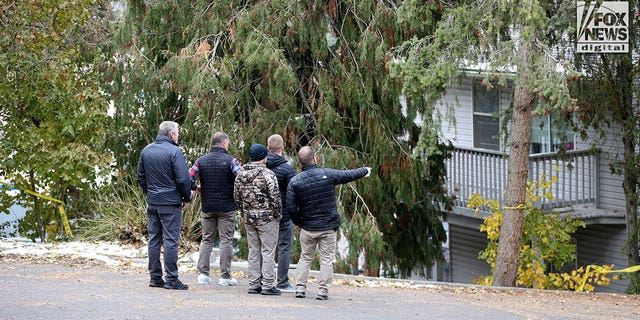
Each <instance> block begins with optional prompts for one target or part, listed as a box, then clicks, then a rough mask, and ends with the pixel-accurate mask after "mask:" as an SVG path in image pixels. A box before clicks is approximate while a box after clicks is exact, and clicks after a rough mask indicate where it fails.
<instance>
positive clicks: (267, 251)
mask: <svg viewBox="0 0 640 320" xmlns="http://www.w3.org/2000/svg"><path fill="white" fill-rule="evenodd" d="M279 226H280V223H279V222H278V220H271V221H269V222H267V223H265V224H263V225H259V226H255V225H250V224H247V225H245V229H247V245H248V247H249V258H248V262H249V270H248V271H249V272H248V273H249V274H248V278H249V288H252V289H257V288H260V287H261V288H262V290H269V289H271V288H273V284H274V280H275V276H276V274H275V266H276V263H275V260H274V257H275V254H276V247H277V243H278V229H279Z"/></svg>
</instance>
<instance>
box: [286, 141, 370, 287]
mask: <svg viewBox="0 0 640 320" xmlns="http://www.w3.org/2000/svg"><path fill="white" fill-rule="evenodd" d="M298 160H299V161H300V163H301V164H302V172H301V173H299V174H298V175H296V176H295V177H293V178H292V179H291V181H290V182H289V187H288V188H287V200H286V206H287V211H288V213H289V214H290V215H291V220H292V221H293V223H295V224H296V225H297V226H300V227H301V230H300V247H301V249H302V252H301V253H300V261H298V268H297V272H296V298H304V297H305V291H306V288H307V278H308V276H309V267H310V265H311V262H312V261H313V256H314V253H315V250H316V248H317V249H318V253H319V256H320V275H319V277H318V289H319V290H318V293H317V295H316V299H318V300H327V299H328V291H329V286H330V285H331V278H332V275H333V261H334V259H335V253H336V237H337V231H338V228H339V227H340V214H339V213H338V209H337V207H336V193H335V186H336V185H338V184H343V183H348V182H351V181H354V180H357V179H360V178H362V177H367V176H369V174H370V173H371V168H369V167H362V168H359V169H353V170H335V169H323V168H318V166H317V159H316V156H315V151H314V150H313V148H311V147H302V148H301V149H300V151H298Z"/></svg>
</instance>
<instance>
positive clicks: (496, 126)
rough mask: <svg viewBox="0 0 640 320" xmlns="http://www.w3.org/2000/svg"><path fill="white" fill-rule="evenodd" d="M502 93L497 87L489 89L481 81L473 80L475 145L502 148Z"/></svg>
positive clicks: (491, 148)
mask: <svg viewBox="0 0 640 320" xmlns="http://www.w3.org/2000/svg"><path fill="white" fill-rule="evenodd" d="M499 97H500V95H499V90H498V88H497V87H494V88H493V89H492V90H491V91H489V90H487V87H486V86H483V85H482V84H481V82H480V81H473V146H474V147H475V148H482V149H490V150H498V149H500V118H499V116H498V112H499V111H500V98H499Z"/></svg>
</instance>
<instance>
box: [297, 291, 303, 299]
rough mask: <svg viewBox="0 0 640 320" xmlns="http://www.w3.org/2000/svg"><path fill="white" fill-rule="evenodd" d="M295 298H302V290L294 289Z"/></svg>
mask: <svg viewBox="0 0 640 320" xmlns="http://www.w3.org/2000/svg"><path fill="white" fill-rule="evenodd" d="M296 298H304V291H296Z"/></svg>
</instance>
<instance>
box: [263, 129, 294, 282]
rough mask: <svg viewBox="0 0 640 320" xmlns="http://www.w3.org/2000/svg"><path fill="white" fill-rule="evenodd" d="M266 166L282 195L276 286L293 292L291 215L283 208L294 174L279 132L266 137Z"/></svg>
mask: <svg viewBox="0 0 640 320" xmlns="http://www.w3.org/2000/svg"><path fill="white" fill-rule="evenodd" d="M267 149H269V153H268V154H267V168H269V169H270V170H271V171H273V173H275V174H276V177H277V178H278V189H279V190H280V196H281V197H282V204H283V210H282V219H280V227H279V232H278V283H277V285H276V288H278V289H279V290H280V291H282V292H293V291H294V288H293V287H292V286H291V284H290V283H289V264H290V263H291V248H292V247H293V223H292V222H291V216H289V214H288V213H287V210H284V203H285V200H286V196H287V186H288V185H289V180H291V178H293V176H295V175H296V171H295V170H294V169H293V167H292V166H291V165H290V164H289V163H288V162H287V160H285V159H284V158H283V157H282V153H283V151H284V141H283V140H282V136H280V135H279V134H273V135H271V136H270V137H269V139H267Z"/></svg>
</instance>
